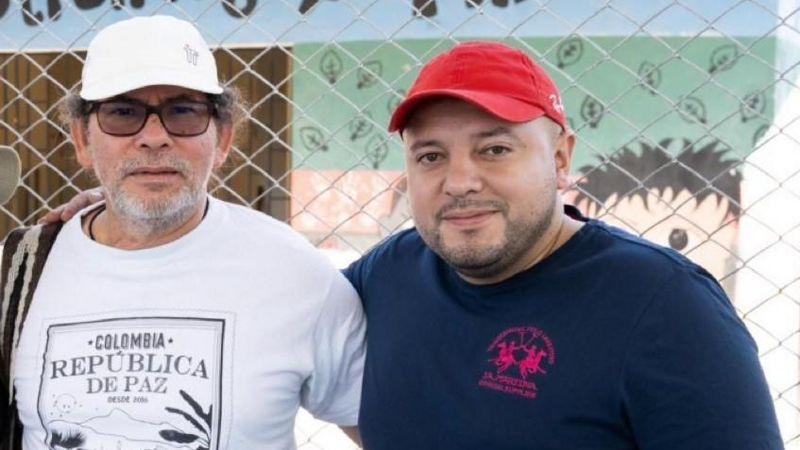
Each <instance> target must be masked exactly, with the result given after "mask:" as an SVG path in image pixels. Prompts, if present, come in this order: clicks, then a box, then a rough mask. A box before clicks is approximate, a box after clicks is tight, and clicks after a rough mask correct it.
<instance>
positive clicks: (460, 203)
mask: <svg viewBox="0 0 800 450" xmlns="http://www.w3.org/2000/svg"><path fill="white" fill-rule="evenodd" d="M460 209H494V210H497V211H500V212H501V213H503V214H505V213H506V211H508V207H507V206H506V204H505V203H504V202H501V201H499V200H474V199H468V198H454V199H453V200H452V201H450V202H448V203H447V204H445V205H444V206H442V207H441V208H439V210H438V211H436V220H437V221H441V220H442V218H443V217H444V215H445V214H447V213H450V212H453V211H458V210H460Z"/></svg>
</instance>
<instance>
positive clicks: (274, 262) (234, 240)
mask: <svg viewBox="0 0 800 450" xmlns="http://www.w3.org/2000/svg"><path fill="white" fill-rule="evenodd" d="M216 204H217V206H220V207H222V208H224V216H225V219H224V221H223V224H224V225H223V227H224V230H221V231H222V233H221V235H220V236H224V237H222V238H223V239H225V241H226V242H225V244H226V245H227V246H228V247H229V248H230V250H229V251H231V252H234V253H236V254H238V255H240V256H241V257H242V260H246V264H250V265H256V266H258V267H259V268H260V269H259V270H261V271H262V272H263V271H269V270H274V271H276V272H275V273H281V272H283V271H289V272H292V273H293V272H295V271H298V270H302V271H303V272H304V273H306V274H308V276H318V275H321V274H322V273H337V274H338V271H337V270H336V269H335V268H334V267H333V265H332V264H331V263H330V261H328V259H327V258H326V257H325V256H324V255H323V254H322V253H320V252H319V251H318V250H317V249H316V248H315V247H314V246H313V245H312V244H311V243H310V242H309V241H308V239H307V238H306V237H305V236H303V235H302V234H300V233H298V232H297V231H295V230H293V229H292V228H291V227H290V226H289V225H288V224H286V223H284V222H281V221H279V220H277V219H275V218H273V217H270V216H268V215H266V214H264V213H262V212H260V211H256V210H253V209H251V208H247V207H244V206H240V205H235V204H232V203H227V202H222V201H217V202H216ZM243 262H244V261H243Z"/></svg>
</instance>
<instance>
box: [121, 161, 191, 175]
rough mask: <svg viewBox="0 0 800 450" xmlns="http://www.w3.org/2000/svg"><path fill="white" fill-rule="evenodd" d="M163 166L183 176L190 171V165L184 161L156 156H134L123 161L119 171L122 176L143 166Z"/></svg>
mask: <svg viewBox="0 0 800 450" xmlns="http://www.w3.org/2000/svg"><path fill="white" fill-rule="evenodd" d="M154 166H157V167H165V168H168V169H170V170H174V171H175V172H178V173H179V174H181V175H183V176H184V177H186V176H188V175H189V174H190V173H191V167H190V166H189V163H187V162H186V161H184V160H182V159H180V158H175V157H169V156H168V157H163V156H162V157H158V158H134V159H130V160H127V161H124V162H123V163H122V164H121V165H120V167H119V171H120V173H121V174H122V176H123V177H125V176H128V175H130V174H132V173H134V172H136V171H137V170H139V169H141V168H143V167H154Z"/></svg>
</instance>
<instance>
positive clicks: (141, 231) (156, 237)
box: [84, 198, 208, 250]
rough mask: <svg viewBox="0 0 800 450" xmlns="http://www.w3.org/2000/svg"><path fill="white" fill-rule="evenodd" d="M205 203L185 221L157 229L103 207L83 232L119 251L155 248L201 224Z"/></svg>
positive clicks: (174, 239) (204, 200)
mask: <svg viewBox="0 0 800 450" xmlns="http://www.w3.org/2000/svg"><path fill="white" fill-rule="evenodd" d="M207 202H208V200H207V199H205V198H204V199H203V201H202V202H200V203H199V204H198V205H197V207H196V208H194V209H193V210H192V212H191V214H190V215H189V217H188V218H187V219H183V220H180V221H176V222H177V223H175V224H166V225H165V224H159V225H160V226H157V227H156V226H153V224H152V223H148V222H146V221H144V222H143V221H138V220H132V219H130V218H127V217H124V216H122V215H120V214H118V213H116V212H115V211H114V210H113V208H111V207H110V205H107V207H106V208H105V209H104V210H102V211H101V212H99V213H98V215H97V217H96V218H95V219H94V220H88V221H86V223H85V224H84V232H86V233H87V234H88V235H89V236H93V238H94V240H95V241H97V242H99V243H100V244H103V245H107V246H109V247H114V248H118V249H121V250H142V249H146V248H153V247H158V246H160V245H164V244H168V243H170V242H173V241H176V240H178V239H179V238H181V237H182V236H184V235H186V234H188V233H189V232H190V231H192V230H194V229H195V228H197V226H198V225H200V222H202V221H203V216H204V215H205V210H206V203H207ZM89 227H91V229H90V228H89Z"/></svg>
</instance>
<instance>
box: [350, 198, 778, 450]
mask: <svg viewBox="0 0 800 450" xmlns="http://www.w3.org/2000/svg"><path fill="white" fill-rule="evenodd" d="M573 213H574V212H573ZM345 273H346V275H347V277H348V278H349V279H350V281H351V282H352V283H353V285H354V286H355V287H356V289H357V290H358V292H359V294H360V295H361V298H362V300H363V302H364V307H365V311H366V314H367V320H368V332H367V334H368V338H367V342H368V344H367V359H366V368H365V372H364V390H363V397H362V402H361V413H360V420H359V427H360V432H361V435H362V438H363V441H364V446H365V447H364V448H365V449H366V450H395V449H396V450H427V449H459V450H472V449H474V450H512V449H520V450H522V449H526V450H527V449H609V450H611V449H653V450H656V449H658V450H677V449H703V450H708V449H725V450H738V449H741V450H756V449H770V450H772V449H780V448H783V446H782V444H781V438H780V435H779V432H778V427H777V422H776V419H775V413H774V409H773V405H772V402H771V399H770V395H769V392H768V390H767V386H766V383H765V380H764V375H763V372H762V370H761V367H760V365H759V362H758V357H757V351H756V346H755V344H754V342H753V340H752V338H751V337H750V335H749V334H748V332H747V330H746V329H745V327H744V325H743V324H742V322H741V321H740V320H739V318H738V317H737V316H736V314H735V312H734V309H733V307H732V305H731V303H730V301H729V299H728V298H727V297H726V295H725V294H724V292H723V291H722V289H721V288H720V286H719V285H718V284H717V283H716V282H715V281H714V279H713V278H712V277H711V276H710V275H709V274H708V273H707V272H706V271H705V270H703V269H702V268H700V267H698V266H697V265H695V264H693V263H692V262H690V261H688V260H687V259H685V258H684V257H682V256H681V255H679V254H677V253H675V252H673V251H671V250H668V249H664V248H661V247H658V246H656V245H654V244H651V243H649V242H647V241H644V240H642V239H639V238H636V237H634V236H631V235H629V234H627V233H625V232H623V231H621V230H619V229H616V228H613V227H610V226H608V225H605V224H603V223H602V222H599V221H594V220H592V221H589V222H588V223H586V224H585V225H584V226H583V227H582V228H581V230H580V231H578V233H577V234H575V235H574V236H573V237H572V238H571V239H570V240H569V241H568V242H567V243H566V244H564V245H563V246H562V247H560V248H559V249H558V250H556V251H555V252H554V253H553V254H552V255H551V256H549V257H548V258H547V259H545V260H544V261H542V262H540V263H539V264H537V265H535V266H534V267H532V268H531V269H529V270H527V271H525V272H523V273H520V274H518V275H516V276H514V277H512V278H511V279H508V280H506V281H504V282H501V283H498V284H494V285H484V286H477V285H472V284H469V283H467V282H466V281H464V280H463V279H462V278H460V277H459V276H458V274H456V273H455V272H454V271H453V269H451V268H450V267H449V266H448V265H447V264H446V263H445V262H444V261H443V260H441V259H440V258H439V257H438V256H437V255H436V254H434V253H433V252H431V251H430V250H429V249H428V248H427V247H426V246H425V244H424V243H423V241H422V239H421V238H420V236H419V234H418V233H417V231H416V230H413V229H412V230H407V231H404V232H401V233H399V234H397V235H395V236H394V237H392V238H390V239H389V240H387V241H386V242H384V243H383V244H381V245H379V246H378V247H376V248H375V249H373V250H372V251H371V252H370V253H368V254H367V255H366V256H365V257H363V258H362V259H360V260H359V261H356V262H355V263H354V264H353V265H352V266H351V267H349V268H348V269H347V270H346V271H345Z"/></svg>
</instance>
